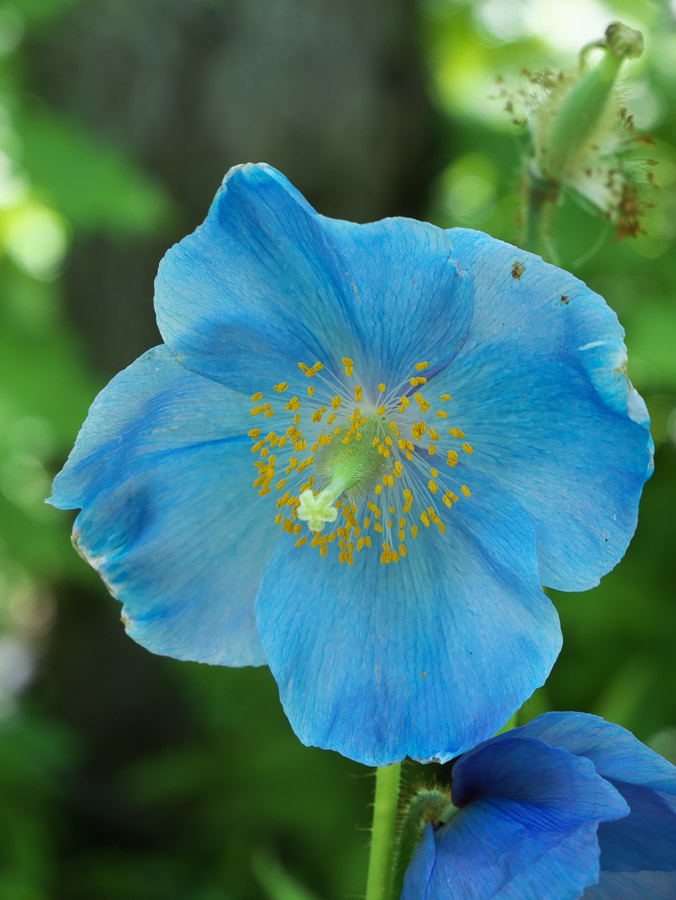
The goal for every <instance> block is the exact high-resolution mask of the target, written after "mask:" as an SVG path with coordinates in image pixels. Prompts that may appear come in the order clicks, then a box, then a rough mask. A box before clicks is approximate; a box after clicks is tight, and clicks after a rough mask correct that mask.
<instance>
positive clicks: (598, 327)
mask: <svg viewBox="0 0 676 900" xmlns="http://www.w3.org/2000/svg"><path fill="white" fill-rule="evenodd" d="M155 301H156V310H157V318H158V323H159V327H160V331H161V333H162V337H163V339H164V341H165V343H164V344H163V345H162V346H160V347H156V348H155V349H153V350H150V351H149V352H148V353H146V354H145V355H144V356H142V357H141V358H140V359H138V360H137V361H136V362H135V363H133V364H132V365H131V366H130V367H129V368H128V369H127V370H125V371H124V372H122V373H121V374H119V375H118V376H117V377H116V378H114V379H113V381H112V382H111V383H110V384H109V385H108V387H107V388H105V390H103V391H102V393H101V394H100V395H99V397H98V398H97V399H96V401H95V402H94V404H93V406H92V408H91V410H90V413H89V417H88V419H87V421H86V422H85V425H84V426H83V429H82V431H81V433H80V435H79V437H78V440H77V443H76V445H75V448H74V449H73V451H72V453H71V455H70V457H69V460H68V462H67V464H66V466H65V468H64V470H63V471H62V472H61V474H60V475H59V476H57V479H56V481H55V484H54V494H53V497H52V501H51V502H52V503H53V504H54V505H56V506H58V507H61V508H69V509H70V508H81V509H82V512H81V513H80V514H79V516H78V518H77V520H76V523H75V528H74V536H75V542H76V545H77V546H78V548H79V550H80V552H81V553H82V554H83V556H84V557H85V558H86V559H87V560H88V561H89V562H90V563H91V564H92V565H93V566H94V567H95V568H96V569H97V570H98V572H99V573H100V574H101V576H102V578H103V579H104V580H105V582H106V584H107V585H108V587H109V589H110V591H111V593H113V595H114V596H116V597H117V598H118V599H119V600H120V601H122V603H123V604H124V613H123V618H124V621H125V623H126V627H127V630H128V632H129V634H130V635H131V636H132V637H133V638H134V639H135V640H136V641H138V642H139V643H141V644H143V645H144V646H146V647H147V648H148V649H150V650H152V651H153V652H156V653H162V654H166V655H169V656H173V657H177V658H179V659H191V660H198V661H202V662H207V663H215V664H219V665H229V666H241V665H261V664H264V663H267V664H268V665H269V666H270V669H271V670H272V673H273V675H274V677H275V678H276V680H277V682H278V685H279V690H280V695H281V700H282V703H283V705H284V708H285V710H286V713H287V715H288V717H289V719H290V721H291V724H292V726H293V728H294V729H295V731H296V733H297V734H298V736H299V737H300V739H301V740H302V741H303V742H304V743H307V744H312V745H316V746H320V747H326V748H332V749H334V750H338V751H339V752H341V753H343V754H345V755H346V756H349V757H352V758H353V759H356V760H359V761H361V762H364V763H371V764H378V765H383V764H386V763H390V762H392V761H394V760H399V759H401V758H403V757H404V756H405V755H406V754H409V755H411V756H414V757H417V758H421V759H428V758H432V757H437V756H439V755H440V754H445V755H446V756H448V758H450V757H451V756H455V755H457V754H458V753H460V752H462V751H463V750H467V749H468V748H471V747H473V746H475V745H476V744H477V742H478V741H480V740H484V739H485V738H487V737H489V736H490V735H491V734H493V733H494V732H495V731H496V730H497V729H498V728H500V727H501V725H502V724H503V723H504V721H505V720H506V719H507V718H508V717H509V715H510V714H511V713H512V712H513V711H514V710H515V709H516V708H518V707H519V706H520V704H521V703H522V702H523V701H524V700H525V699H526V698H527V697H528V696H529V695H530V694H531V693H532V691H533V690H534V689H535V688H536V687H538V686H539V685H540V684H542V683H543V681H544V680H545V678H546V677H547V675H548V673H549V671H550V669H551V666H552V665H553V663H554V660H555V659H556V656H557V654H558V652H559V649H560V644H561V635H560V629H559V623H558V617H557V615H556V611H555V610H554V608H553V606H552V604H551V603H550V601H549V600H548V599H547V597H546V596H545V595H544V594H543V592H542V589H541V585H542V584H543V583H545V584H548V585H551V586H553V587H556V588H561V589H564V590H582V589H585V588H589V587H591V586H593V585H595V584H596V583H597V582H598V580H599V578H600V576H601V575H603V574H604V573H605V572H607V571H608V570H610V569H611V568H612V567H613V566H614V565H615V564H616V563H617V562H618V560H619V559H620V558H621V556H622V555H623V553H624V551H625V548H626V546H627V544H628V542H629V540H630V538H631V535H632V534H633V532H634V529H635V525H636V516H637V507H638V500H639V496H640V494H641V490H642V487H643V483H644V481H645V479H646V477H647V476H648V474H649V472H650V466H651V443H650V435H649V431H648V417H647V413H646V410H645V406H644V405H643V402H642V401H641V399H640V398H639V396H638V395H637V394H636V392H635V391H634V390H633V388H631V386H630V384H629V382H628V381H627V378H626V354H625V348H624V344H623V343H622V337H623V332H622V330H621V328H620V326H619V324H618V322H617V319H616V317H615V315H614V313H613V312H612V311H611V310H610V309H609V308H608V307H607V306H606V304H605V303H604V301H603V300H602V298H601V297H599V296H598V295H596V294H594V293H592V292H591V291H590V290H589V289H588V288H587V287H585V285H584V284H582V283H581V282H580V281H578V280H577V279H575V278H574V277H572V276H571V275H568V274H567V273H566V272H563V271H561V270H559V269H557V268H554V267H553V266H550V265H546V264H545V263H543V262H542V260H540V259H539V258H537V257H534V256H531V255H529V254H528V253H524V252H522V251H520V250H517V249H516V248H515V247H511V246H509V245H507V244H503V243H501V242H500V241H496V240H494V239H492V238H490V237H488V236H487V235H485V234H481V233H478V232H474V231H468V230H465V229H452V230H450V231H443V230H441V229H439V228H435V227H433V226H432V225H427V224H423V223H420V222H416V221H413V220H409V219H386V220H384V221H382V222H375V223H372V224H368V225H355V224H353V223H350V222H344V221H337V220H333V219H328V218H325V217H323V216H321V215H318V214H317V213H316V212H315V211H314V210H313V209H312V207H311V206H310V205H309V204H308V203H307V202H306V201H305V200H304V198H303V197H302V196H301V195H300V194H299V193H298V192H297V191H296V190H295V189H294V188H293V187H292V186H291V185H290V184H289V182H288V181H287V180H286V179H285V178H284V177H283V176H282V175H280V173H279V172H276V171H275V170H274V169H272V168H270V167H269V166H266V165H246V166H242V167H237V168H235V169H233V170H231V171H230V172H229V173H228V175H227V176H226V179H225V182H224V184H223V186H222V188H221V190H220V191H219V192H218V194H217V196H216V198H215V200H214V203H213V205H212V207H211V210H210V212H209V215H208V217H207V219H206V221H205V222H204V224H203V225H201V226H200V227H199V228H198V229H197V231H195V233H194V234H192V235H190V236H189V237H187V238H185V239H184V240H183V241H181V242H180V243H179V244H177V245H176V246H174V247H173V248H172V249H171V250H170V251H169V252H168V254H167V255H166V257H165V258H164V260H163V261H162V264H161V266H160V270H159V274H158V277H157V281H156V297H155Z"/></svg>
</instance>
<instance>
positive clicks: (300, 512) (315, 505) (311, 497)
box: [296, 488, 338, 533]
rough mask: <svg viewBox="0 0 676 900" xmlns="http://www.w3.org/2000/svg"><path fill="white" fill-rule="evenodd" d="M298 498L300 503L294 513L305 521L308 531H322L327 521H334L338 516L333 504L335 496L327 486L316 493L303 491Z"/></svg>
mask: <svg viewBox="0 0 676 900" xmlns="http://www.w3.org/2000/svg"><path fill="white" fill-rule="evenodd" d="M298 499H299V500H300V503H299V505H298V509H297V510H296V515H297V516H298V518H299V519H300V520H301V522H307V525H308V528H309V529H310V531H314V532H315V533H317V532H319V531H322V530H323V529H324V525H325V524H326V523H327V522H335V521H336V519H337V518H338V510H337V509H336V507H335V506H334V505H333V504H334V503H335V502H336V498H335V496H334V495H333V492H332V491H330V490H329V488H326V489H325V490H323V491H320V492H319V493H318V494H315V493H314V492H313V491H311V490H307V491H303V492H302V494H301V495H300V497H299V498H298Z"/></svg>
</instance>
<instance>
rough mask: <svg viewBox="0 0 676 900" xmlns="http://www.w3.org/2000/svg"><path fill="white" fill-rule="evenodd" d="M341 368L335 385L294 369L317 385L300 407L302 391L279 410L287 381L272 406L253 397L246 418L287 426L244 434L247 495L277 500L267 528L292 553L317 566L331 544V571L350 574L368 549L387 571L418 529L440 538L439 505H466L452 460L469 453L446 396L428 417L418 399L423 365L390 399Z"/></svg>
mask: <svg viewBox="0 0 676 900" xmlns="http://www.w3.org/2000/svg"><path fill="white" fill-rule="evenodd" d="M342 364H343V367H344V376H343V375H342V374H341V375H339V376H336V375H335V373H334V374H331V373H330V372H328V371H327V370H326V369H325V367H324V365H323V364H322V363H320V362H316V363H315V364H314V365H313V366H312V367H310V366H307V365H306V364H305V363H299V364H298V367H299V369H300V370H301V372H302V373H303V375H305V377H306V378H307V379H315V378H316V381H314V382H313V383H311V384H310V385H309V386H308V387H307V399H305V398H303V399H301V396H300V395H301V394H302V393H304V391H302V390H298V392H297V393H296V394H292V396H291V397H290V399H288V400H287V399H286V398H285V397H283V396H281V395H284V394H286V393H287V391H289V383H288V382H286V381H284V382H280V383H279V384H276V385H274V387H273V388H272V394H271V397H272V396H274V395H277V396H276V397H275V400H272V399H271V400H266V401H264V396H263V393H262V392H259V393H256V394H254V395H253V396H252V398H251V403H252V408H251V416H252V417H259V416H260V417H262V418H263V419H270V418H272V417H273V416H275V415H277V416H278V417H279V418H280V419H282V420H284V425H285V426H286V427H285V428H284V430H283V432H282V433H281V434H279V433H278V432H277V431H269V432H268V433H267V434H266V435H264V434H263V429H261V428H258V427H254V428H252V429H251V430H250V431H249V432H248V435H249V437H250V438H251V439H252V441H253V445H252V447H251V452H252V453H253V454H256V455H258V456H259V457H260V459H256V460H255V461H254V466H255V468H256V473H257V477H256V478H255V479H254V481H253V486H254V487H255V488H258V493H259V494H260V495H261V496H262V497H265V496H267V495H269V494H271V493H272V491H273V489H274V490H275V492H278V499H277V500H276V503H275V506H276V510H277V512H276V514H275V524H276V525H279V526H281V528H282V530H283V531H285V532H286V533H287V534H289V535H292V536H294V537H296V538H297V540H296V542H295V544H296V547H302V546H303V545H305V544H307V543H308V542H309V544H310V546H311V547H313V548H318V549H319V553H320V555H321V556H322V557H324V556H326V554H327V553H328V550H329V546H330V545H331V544H334V543H335V542H337V549H338V552H339V561H340V562H341V563H347V564H348V565H352V564H353V563H354V554H355V553H359V552H361V551H362V550H364V549H370V548H371V547H372V546H373V544H374V543H377V544H378V545H380V548H381V553H380V562H381V563H384V564H387V563H396V562H399V561H400V560H402V559H404V558H405V557H406V554H407V546H406V545H407V542H408V541H410V540H415V539H416V538H417V537H418V534H419V533H420V525H422V526H423V528H424V529H427V528H432V527H436V529H438V531H439V533H440V534H442V535H443V534H444V533H445V528H446V526H445V524H444V522H443V521H442V518H441V516H440V511H441V504H443V505H444V506H445V507H446V508H447V509H449V510H450V509H451V508H452V506H453V504H455V503H457V502H458V501H459V499H460V498H459V494H462V495H464V496H465V497H470V496H471V492H470V490H469V488H468V487H467V485H466V484H460V483H459V480H458V478H457V476H456V475H455V473H454V471H453V470H454V469H455V467H456V466H457V465H458V460H459V457H460V453H461V452H464V453H466V454H467V455H468V456H471V455H472V454H473V453H474V449H473V448H472V446H471V445H470V444H469V443H467V441H466V440H465V434H464V432H463V430H462V429H461V428H457V427H455V426H451V427H449V421H448V420H449V413H448V411H447V410H446V409H445V406H446V404H447V403H448V401H449V400H450V399H451V397H450V394H445V393H444V394H441V395H440V396H439V404H438V405H439V408H436V409H433V403H432V402H431V401H430V400H428V399H426V398H425V397H424V396H423V394H422V392H421V388H422V387H423V386H424V385H426V384H427V378H426V377H425V376H424V375H422V374H421V373H422V372H424V371H425V369H426V368H427V367H428V365H429V363H427V362H421V363H417V364H416V365H415V366H414V369H415V373H414V374H413V375H412V376H411V377H410V378H409V379H407V380H405V381H404V382H403V383H402V384H400V385H398V386H397V387H396V388H395V389H394V390H391V391H388V390H387V387H386V385H385V384H383V383H380V384H379V385H377V386H373V387H368V388H365V387H364V386H363V384H353V383H352V381H353V378H354V369H355V364H354V361H353V360H352V359H351V358H349V357H343V358H342ZM280 401H281V403H280ZM273 402H274V403H275V406H274V407H273ZM432 423H434V424H432ZM273 450H274V451H275V452H274V453H273V452H271V451H273ZM280 470H283V476H282V477H281V478H278V480H277V481H276V482H275V478H276V477H278V475H279V473H280ZM308 470H311V472H312V474H310V473H309V471H308ZM306 472H308V474H307V475H306V474H305V473H306ZM418 523H420V524H418ZM305 525H306V526H307V529H308V531H309V532H310V534H309V535H308V534H304V533H303V532H304V526H305ZM327 526H328V528H327Z"/></svg>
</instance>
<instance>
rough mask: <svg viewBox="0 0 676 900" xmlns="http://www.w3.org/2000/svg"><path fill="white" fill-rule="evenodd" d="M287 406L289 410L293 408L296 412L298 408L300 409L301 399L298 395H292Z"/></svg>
mask: <svg viewBox="0 0 676 900" xmlns="http://www.w3.org/2000/svg"><path fill="white" fill-rule="evenodd" d="M286 408H287V409H288V410H289V411H291V410H293V411H294V412H296V411H297V410H299V409H300V399H299V398H298V397H292V398H291V399H290V400H288V401H287V403H286Z"/></svg>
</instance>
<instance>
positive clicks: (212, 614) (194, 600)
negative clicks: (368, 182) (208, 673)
mask: <svg viewBox="0 0 676 900" xmlns="http://www.w3.org/2000/svg"><path fill="white" fill-rule="evenodd" d="M249 407H250V404H249V402H248V398H246V397H242V396H241V395H238V394H234V393H232V392H231V391H228V390H227V389H226V388H224V387H222V386H221V385H219V384H216V383H214V382H212V381H209V380H208V379H206V378H202V377H200V376H198V375H195V374H193V373H192V372H189V371H187V370H186V369H184V368H183V367H182V366H180V365H179V364H178V363H177V362H176V361H175V360H174V359H173V358H172V356H171V355H170V353H169V352H168V351H167V349H166V348H165V347H163V346H161V347H157V348H155V349H154V350H150V351H149V352H148V353H146V354H145V355H144V356H142V357H141V358H140V359H138V360H137V361H136V362H135V363H133V364H132V365H131V366H130V367H129V368H128V369H126V370H125V371H124V372H121V373H120V374H119V375H118V376H117V377H116V378H114V379H113V381H112V382H111V383H110V384H109V385H108V386H107V387H106V388H105V389H104V390H103V391H102V392H101V394H99V396H98V397H97V399H96V400H95V402H94V404H93V406H92V408H91V410H90V412H89V417H88V419H87V421H86V422H85V424H84V426H83V428H82V431H81V432H80V435H79V437H78V440H77V443H76V444H75V447H74V449H73V451H72V453H71V455H70V457H69V459H68V462H67V463H66V466H65V468H64V470H63V471H62V472H61V473H60V474H59V475H58V476H57V478H56V480H55V482H54V493H53V496H52V498H51V502H52V503H53V504H54V505H55V506H57V507H60V508H62V509H73V508H77V507H82V508H83V509H82V512H81V513H80V515H79V516H78V518H77V520H76V523H75V529H74V540H75V542H76V545H77V547H78V549H79V550H80V551H81V552H82V555H83V556H84V557H85V559H87V561H88V562H90V563H91V565H92V566H94V568H96V569H97V570H98V572H99V574H100V575H101V577H102V578H103V579H104V581H105V582H106V584H107V585H108V587H109V589H110V591H111V593H112V594H113V595H114V596H116V597H117V598H118V599H119V600H120V601H121V602H122V603H123V604H124V613H123V620H124V621H125V624H126V627H127V630H128V632H129V634H130V635H131V636H132V637H133V638H134V639H135V640H136V641H138V642H139V643H140V644H143V645H144V646H145V647H147V648H148V649H149V650H152V651H153V652H155V653H161V654H166V655H168V656H174V657H176V658H178V659H192V660H198V661H202V662H210V663H219V664H223V665H230V666H239V665H260V664H262V663H263V662H265V657H264V654H263V651H262V648H261V645H260V641H259V639H258V636H257V630H256V624H255V618H254V599H255V595H256V591H257V589H258V583H259V581H260V577H261V573H262V570H263V568H264V566H265V563H266V560H267V558H268V556H269V555H270V552H271V550H272V547H273V545H274V543H275V541H276V540H277V534H276V533H275V529H274V525H273V519H272V516H268V515H261V510H260V507H259V505H258V504H257V501H259V500H260V498H259V497H258V495H257V493H256V491H255V489H254V488H252V487H251V474H250V472H251V453H250V444H251V441H250V439H249V438H247V437H246V435H244V434H243V432H244V431H245V430H246V429H247V428H248V427H249V422H250V417H249Z"/></svg>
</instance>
